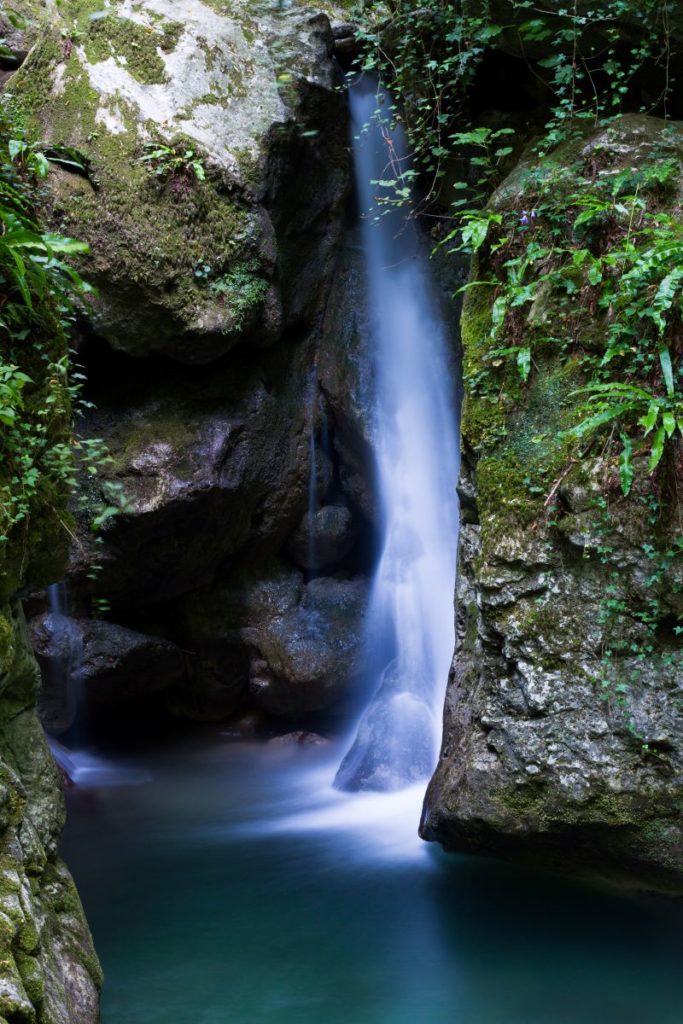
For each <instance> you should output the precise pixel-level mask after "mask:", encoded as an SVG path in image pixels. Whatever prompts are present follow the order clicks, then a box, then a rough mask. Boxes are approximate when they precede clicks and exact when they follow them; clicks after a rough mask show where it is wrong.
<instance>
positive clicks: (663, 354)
mask: <svg viewBox="0 0 683 1024" xmlns="http://www.w3.org/2000/svg"><path fill="white" fill-rule="evenodd" d="M659 362H660V363H661V366H662V373H663V374H664V383H665V385H666V393H667V395H668V396H669V398H671V397H672V396H673V393H674V371H673V367H672V365H671V353H670V352H669V350H668V348H667V347H666V345H661V346H660V349H659Z"/></svg>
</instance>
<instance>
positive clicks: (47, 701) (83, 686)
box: [31, 613, 185, 735]
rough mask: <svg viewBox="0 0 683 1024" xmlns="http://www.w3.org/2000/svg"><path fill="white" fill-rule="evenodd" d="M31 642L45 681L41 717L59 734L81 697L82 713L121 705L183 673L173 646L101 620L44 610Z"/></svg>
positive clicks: (146, 695) (180, 657)
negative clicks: (78, 617) (58, 614)
mask: <svg viewBox="0 0 683 1024" xmlns="http://www.w3.org/2000/svg"><path fill="white" fill-rule="evenodd" d="M31 640H32V644H33V649H34V652H35V654H36V656H37V659H38V663H39V665H40V667H41V671H42V676H43V680H44V683H43V692H42V698H41V708H40V711H41V718H42V721H43V724H44V725H45V727H46V728H47V729H48V730H49V731H50V732H55V733H56V734H57V735H58V734H59V733H60V732H62V731H65V729H66V728H68V726H69V725H71V724H72V722H73V721H74V719H75V716H76V713H77V711H78V708H77V704H78V701H79V700H81V701H82V702H83V705H84V707H83V710H85V711H103V710H107V709H116V708H120V707H125V706H126V705H129V704H135V703H138V702H141V701H144V700H146V699H147V698H149V697H150V696H152V695H153V694H155V693H158V692H160V691H161V690H164V689H167V688H168V687H169V686H171V685H173V683H175V682H177V681H178V680H179V679H180V678H181V677H182V676H183V675H184V672H185V663H184V659H183V654H182V652H181V651H180V650H179V648H178V647H176V646H175V644H172V643H170V642H169V641H168V640H164V639H162V638H160V637H156V636H148V635H145V634H144V633H138V632H136V631H135V630H132V629H127V628H125V627H124V626H119V625H117V624H116V623H115V622H107V621H104V620H102V619H71V618H68V617H67V616H61V615H60V616H57V615H55V614H54V613H47V614H45V615H41V616H38V617H36V618H35V619H32V621H31Z"/></svg>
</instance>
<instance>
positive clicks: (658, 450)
mask: <svg viewBox="0 0 683 1024" xmlns="http://www.w3.org/2000/svg"><path fill="white" fill-rule="evenodd" d="M665 437H666V431H665V430H664V427H660V428H659V430H658V431H657V433H656V434H655V436H654V438H653V439H652V452H651V454H650V462H649V465H648V470H649V472H650V473H654V471H655V469H656V468H657V466H658V465H659V463H660V462H661V460H662V455H663V454H664V439H665Z"/></svg>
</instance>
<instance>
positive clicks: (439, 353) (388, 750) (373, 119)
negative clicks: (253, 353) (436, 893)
mask: <svg viewBox="0 0 683 1024" xmlns="http://www.w3.org/2000/svg"><path fill="white" fill-rule="evenodd" d="M350 104H351V121H352V132H353V151H354V162H355V172H356V181H357V189H358V197H359V203H360V210H361V216H362V238H363V248H364V253H365V261H366V272H367V291H368V302H369V309H370V314H371V315H370V329H369V333H370V337H369V339H368V341H369V344H370V345H371V346H372V351H373V354H374V362H375V367H376V370H375V373H376V381H375V395H376V397H375V410H374V436H375V439H376V442H375V448H376V451H375V456H376V462H377V481H378V498H379V505H380V532H381V554H380V556H379V560H378V563H377V567H376V570H375V574H374V578H373V584H372V591H371V599H370V609H369V615H368V627H367V638H366V644H367V657H366V660H365V663H366V665H368V667H369V669H368V670H369V676H370V678H369V679H368V690H369V692H370V694H371V699H370V703H369V705H368V706H367V708H366V711H365V713H364V714H363V716H362V718H361V720H360V722H359V724H358V728H357V732H356V735H355V739H354V740H353V743H352V745H351V747H350V749H349V751H348V752H347V754H346V756H345V757H344V760H343V761H342V763H341V766H340V768H339V770H338V772H337V777H336V779H335V785H336V786H337V787H338V788H340V789H351V790H358V789H374V790H396V789H401V788H403V787H405V786H408V785H410V784H412V783H415V782H417V781H419V780H423V779H426V778H428V777H429V775H430V774H431V772H432V770H433V768H434V765H435V764H436V760H437V757H438V750H439V743H440V733H441V711H442V705H443V697H444V692H445V687H446V680H447V678H448V671H449V666H450V661H451V658H452V654H453V646H454V624H453V618H454V616H453V595H454V590H455V564H456V549H457V534H458V508H457V499H456V494H455V486H456V481H457V475H458V459H459V449H458V432H457V424H456V416H455V411H454V404H455V403H454V387H453V380H452V375H451V372H450V367H449V360H448V356H447V347H448V346H447V332H446V328H445V325H444V322H443V320H442V318H441V316H440V313H439V304H438V301H437V299H436V297H435V295H434V294H433V292H432V289H431V287H430V279H429V267H428V261H427V256H426V254H425V252H424V251H423V246H422V244H421V240H420V237H419V234H418V231H417V229H416V226H415V222H414V220H412V219H410V218H407V217H406V215H405V212H404V210H402V209H401V208H397V207H396V206H395V205H393V204H392V203H391V202H390V201H389V200H390V199H391V197H392V196H393V194H394V192H393V188H392V186H391V185H390V184H382V183H383V182H384V183H386V182H390V181H391V180H392V179H396V178H397V177H398V176H399V175H401V176H402V181H403V182H405V181H406V180H409V176H408V177H407V176H406V171H409V170H410V164H409V159H408V156H407V147H406V141H405V136H404V133H403V131H402V130H401V128H400V126H392V125H391V120H390V119H391V113H390V111H389V107H390V101H389V99H388V97H386V96H384V95H382V94H381V93H380V94H379V95H378V94H377V90H376V87H375V85H374V84H373V83H372V82H369V81H368V80H367V79H361V80H360V81H359V82H357V83H356V84H355V85H353V86H352V87H351V90H350Z"/></svg>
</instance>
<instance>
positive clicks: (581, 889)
mask: <svg viewBox="0 0 683 1024" xmlns="http://www.w3.org/2000/svg"><path fill="white" fill-rule="evenodd" d="M334 756H335V757H336V756H337V754H336V752H335V754H334ZM332 760H333V758H331V757H330V754H326V755H325V756H324V758H323V760H321V755H320V754H319V753H317V752H305V751H302V750H297V751H290V752H283V751H277V752H275V751H272V750H269V749H268V748H263V747H261V748H258V747H246V746H243V745H240V746H229V745H227V744H226V745H222V746H221V745H216V744H215V743H212V744H211V745H209V746H207V745H206V744H204V745H200V746H199V747H197V746H191V745H189V744H187V743H186V744H184V745H176V746H175V748H174V750H173V751H172V752H161V751H156V752H155V753H153V754H149V755H147V756H146V757H144V758H143V759H142V762H143V763H140V761H138V767H139V768H144V769H145V770H146V771H148V772H149V774H150V775H151V776H152V777H153V781H152V782H151V783H149V784H148V785H145V786H137V787H128V788H123V787H122V788H118V789H117V788H108V789H102V790H98V789H92V790H87V791H80V792H79V791H75V792H73V793H72V794H71V797H70V803H71V807H70V820H69V824H68V826H67V833H66V837H65V855H66V858H67V860H68V862H69V864H70V866H71V867H72V869H73V871H74V874H75V876H76V879H77V882H78V884H79V886H80V889H81V892H82V896H83V899H84V903H85V907H86V911H87V913H88V916H89V919H90V921H91V924H92V927H93V932H94V935H95V941H96V944H97V947H98V950H99V952H100V956H101V957H102V960H103V965H104V969H105V974H106V977H107V982H106V987H105V994H104V1014H103V1024H124V1022H126V1024H142V1022H145V1024H171V1022H173V1024H195V1022H196V1024H227V1022H228V1021H229V1022H230V1024H262V1022H263V1024H267V1022H273V1024H313V1022H316V1024H318V1022H321V1021H325V1022H328V1024H437V1022H442V1021H449V1022H450V1021H452V1022H454V1024H536V1022H538V1024H612V1022H614V1024H624V1022H626V1024H630V1022H634V1024H635V1022H636V1021H638V1022H642V1021H647V1022H648V1024H679V1022H680V1019H681V1012H680V1003H681V996H683V981H682V980H681V975H680V970H679V965H678V962H677V959H678V942H679V936H680V925H681V918H682V916H683V907H680V906H678V905H676V904H670V903H666V902H663V901H662V902H659V901H650V900H646V899H644V898H639V897H638V898H637V897H632V896H624V897H622V896H620V895H617V894H613V893H610V892H604V891H602V890H600V889H594V888H590V887H585V886H580V885H577V884H573V883H567V882H563V881H560V880H557V879H555V878H548V877H546V876H539V875H537V874H532V873H531V872H527V871H522V870H516V869H513V868H509V867H506V866H502V865H499V864H497V863H495V862H487V861H485V860H472V859H469V858H459V857H457V858H456V857H447V856H446V855H444V854H441V853H440V852H439V851H438V850H434V849H433V848H431V847H427V846H426V845H425V844H423V843H421V842H420V840H419V839H418V838H417V836H416V834H415V827H416V824H417V815H418V812H419V807H418V803H417V802H416V800H415V799H414V798H413V797H411V798H405V801H406V802H405V805H404V813H403V814H398V815H397V806H396V805H393V806H389V809H388V810H387V811H386V812H385V811H384V810H383V807H385V806H386V805H383V804H382V801H383V800H392V799H394V800H396V799H399V797H397V796H396V795H393V796H390V797H382V796H379V795H373V796H371V797H369V798H368V802H367V803H365V804H363V803H362V800H363V798H358V797H355V798H352V797H348V796H346V795H342V794H339V793H337V792H335V791H333V790H330V789H329V788H328V785H329V781H330V780H331V777H332V774H333V766H332ZM311 780H314V781H313V782H312V781H311ZM400 799H404V797H403V796H400ZM373 800H374V801H376V802H375V803H373V802H372V801H373ZM359 801H360V803H359Z"/></svg>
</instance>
